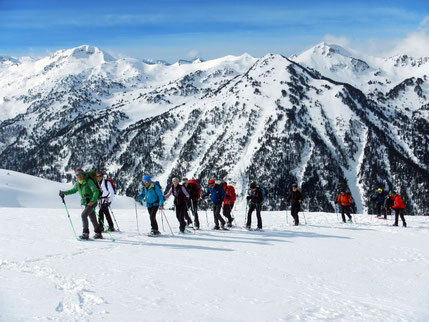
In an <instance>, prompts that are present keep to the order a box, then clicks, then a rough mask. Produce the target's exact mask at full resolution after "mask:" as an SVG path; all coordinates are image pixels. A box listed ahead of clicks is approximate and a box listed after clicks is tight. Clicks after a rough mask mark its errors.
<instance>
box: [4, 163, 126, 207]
mask: <svg viewBox="0 0 429 322" xmlns="http://www.w3.org/2000/svg"><path fill="white" fill-rule="evenodd" d="M72 187H73V185H71V184H67V183H60V182H54V181H50V180H46V179H42V178H38V177H33V176H29V175H26V174H23V173H19V172H15V171H10V170H4V169H0V207H17V208H62V207H63V203H62V201H61V198H60V197H59V196H58V192H59V191H60V190H68V189H71V188H72ZM68 199H70V200H68ZM133 205H134V200H133V199H131V198H127V197H124V196H115V207H116V208H130V207H132V206H133ZM67 206H68V208H79V209H80V208H81V207H80V197H79V194H78V193H76V194H74V195H71V196H67Z"/></svg>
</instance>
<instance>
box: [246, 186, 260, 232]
mask: <svg viewBox="0 0 429 322" xmlns="http://www.w3.org/2000/svg"><path fill="white" fill-rule="evenodd" d="M249 187H250V194H249V195H248V196H247V197H246V199H247V201H248V202H249V201H250V205H249V211H248V213H247V223H246V228H247V229H252V213H253V211H254V210H255V209H256V217H257V219H258V228H257V230H262V217H261V209H262V202H263V201H264V196H263V194H262V189H261V188H259V187H257V186H256V183H254V182H252V183H251V184H250V185H249Z"/></svg>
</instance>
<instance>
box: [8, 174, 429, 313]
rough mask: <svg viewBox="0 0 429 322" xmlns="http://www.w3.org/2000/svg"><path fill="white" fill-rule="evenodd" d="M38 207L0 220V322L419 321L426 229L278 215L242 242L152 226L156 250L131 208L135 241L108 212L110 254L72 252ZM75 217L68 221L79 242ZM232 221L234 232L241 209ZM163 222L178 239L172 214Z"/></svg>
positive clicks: (23, 179) (79, 247) (54, 213)
mask: <svg viewBox="0 0 429 322" xmlns="http://www.w3.org/2000/svg"><path fill="white" fill-rule="evenodd" d="M1 176H2V182H3V180H4V179H5V178H7V176H11V177H12V179H8V180H9V181H8V183H9V186H10V187H12V186H13V185H12V184H18V183H19V185H20V186H22V185H24V186H27V187H32V188H36V187H40V186H41V185H43V187H49V189H51V188H50V187H52V190H55V188H54V187H56V186H58V185H61V184H57V183H53V182H47V181H46V180H41V179H34V178H32V177H29V176H23V175H19V174H15V173H10V174H9V175H8V174H7V173H6V174H5V173H4V172H2V174H1ZM47 190H48V189H47ZM22 192H23V190H22V189H19V190H16V189H15V188H13V187H12V188H8V189H7V188H5V187H4V186H2V191H1V194H2V195H3V194H7V195H8V196H9V198H10V199H16V200H19V198H20V195H21V194H22ZM53 192H54V191H53ZM39 196H40V197H42V194H40V195H39ZM42 198H44V202H45V204H47V205H53V206H54V205H57V207H56V208H54V209H52V208H50V209H43V208H5V207H1V208H0V244H1V245H2V248H1V252H0V272H1V273H0V283H1V285H2V287H1V289H0V320H1V321H40V320H42V321H45V320H50V321H101V320H103V321H302V320H304V321H312V320H329V321H426V320H427V319H428V318H429V309H428V307H429V305H428V304H429V303H428V301H427V298H428V296H429V290H428V288H427V281H428V279H429V273H428V272H429V269H428V268H429V237H428V234H427V231H428V229H429V220H428V219H429V218H427V217H407V221H408V226H409V227H408V228H402V227H391V226H390V225H391V224H392V221H391V219H389V220H388V221H387V222H386V221H383V220H377V219H374V218H373V217H372V216H368V215H355V217H354V218H355V221H356V222H357V223H355V224H346V225H344V224H340V223H339V222H338V220H337V215H336V214H334V213H308V212H306V213H305V219H304V216H303V214H301V221H302V222H303V223H304V221H305V220H306V221H307V225H302V226H299V227H291V226H289V225H288V223H289V224H290V223H291V219H290V218H288V219H286V217H285V215H286V214H287V213H286V212H263V223H264V231H263V232H248V231H243V230H241V229H236V228H234V229H233V230H232V231H212V230H207V228H206V218H205V213H204V212H203V211H200V216H201V219H202V225H203V230H200V231H197V232H196V233H195V234H190V235H186V236H178V235H175V236H171V235H170V234H169V231H168V227H167V223H166V222H165V221H164V222H163V223H162V222H161V220H160V218H159V215H158V222H159V224H160V227H162V225H164V226H165V229H166V232H165V233H163V235H162V236H161V237H159V238H156V239H155V238H149V237H146V236H145V235H144V233H145V232H147V231H148V230H149V227H150V225H149V218H148V215H147V211H146V210H144V209H142V208H140V206H139V209H138V216H139V217H138V218H139V219H138V220H139V227H140V232H141V234H138V233H137V230H136V217H135V210H134V209H133V208H132V207H131V208H130V209H117V210H116V211H115V216H116V218H117V221H118V224H119V225H120V229H121V232H120V233H119V232H117V233H114V237H115V238H116V241H115V242H111V241H110V240H108V236H107V235H105V238H106V239H105V240H102V241H88V242H79V241H76V239H74V237H73V232H72V230H71V227H70V224H69V222H68V220H67V216H66V213H65V210H64V208H62V205H61V203H58V202H57V198H56V195H55V194H54V193H46V194H44V195H43V197H42ZM67 198H68V197H67ZM68 201H69V203H70V204H73V203H74V202H75V201H74V200H72V199H69V200H68ZM26 205H27V206H32V205H31V204H28V203H27V204H26ZM35 206H37V205H35ZM114 209H116V207H115V206H114ZM80 212H81V210H80V209H71V210H70V214H71V218H72V221H73V223H74V225H75V227H76V229H77V231H78V232H79V231H80V229H81V222H80ZM233 214H234V216H235V217H236V219H237V221H238V222H239V223H240V224H241V223H242V222H243V219H244V218H243V209H239V210H235V211H234V213H233ZM166 216H167V218H168V220H169V223H170V224H171V226H172V229H173V231H174V232H177V231H178V224H177V220H175V216H174V213H173V212H172V211H166ZM209 217H210V221H212V219H211V216H210V214H209ZM210 224H211V223H210Z"/></svg>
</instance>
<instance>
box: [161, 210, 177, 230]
mask: <svg viewBox="0 0 429 322" xmlns="http://www.w3.org/2000/svg"><path fill="white" fill-rule="evenodd" d="M161 216H164V217H165V221H166V222H167V225H168V228H170V232H171V235H172V236H174V234H173V230H172V229H171V226H170V223H169V222H168V219H167V216H166V215H165V212H164V209H161Z"/></svg>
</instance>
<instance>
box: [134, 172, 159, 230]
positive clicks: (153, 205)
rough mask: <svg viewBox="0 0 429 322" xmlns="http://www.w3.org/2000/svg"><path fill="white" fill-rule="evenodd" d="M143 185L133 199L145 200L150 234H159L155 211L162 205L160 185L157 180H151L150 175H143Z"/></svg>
mask: <svg viewBox="0 0 429 322" xmlns="http://www.w3.org/2000/svg"><path fill="white" fill-rule="evenodd" d="M142 181H143V187H142V189H141V190H140V194H139V195H137V196H134V200H136V201H140V200H143V199H144V200H145V201H146V207H147V211H148V212H149V218H150V226H151V231H150V233H149V235H150V236H156V235H159V234H160V232H159V230H158V222H157V221H156V213H157V211H158V208H159V209H163V207H164V196H163V195H162V191H161V187H160V186H159V183H158V182H153V181H152V178H151V177H150V176H144V177H143V179H142Z"/></svg>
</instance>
